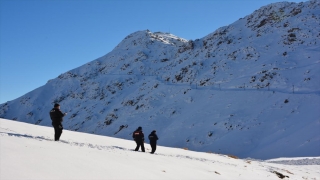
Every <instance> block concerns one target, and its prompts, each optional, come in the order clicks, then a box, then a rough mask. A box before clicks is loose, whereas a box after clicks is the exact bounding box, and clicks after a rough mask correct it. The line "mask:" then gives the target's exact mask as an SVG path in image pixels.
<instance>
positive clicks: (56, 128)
mask: <svg viewBox="0 0 320 180" xmlns="http://www.w3.org/2000/svg"><path fill="white" fill-rule="evenodd" d="M52 126H53V128H54V140H55V141H59V139H60V136H61V134H62V129H63V127H62V124H61V123H52Z"/></svg>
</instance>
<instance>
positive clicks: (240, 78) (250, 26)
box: [0, 0, 320, 159]
mask: <svg viewBox="0 0 320 180" xmlns="http://www.w3.org/2000/svg"><path fill="white" fill-rule="evenodd" d="M319 79H320V1H318V0H311V1H307V2H304V3H288V2H282V3H275V4H270V5H268V6H264V7H262V8H260V9H259V10H256V11H255V12H253V13H252V14H250V15H248V16H246V17H244V18H241V19H239V20H238V21H236V22H234V23H233V24H231V25H229V26H225V27H221V28H219V29H217V30H216V31H214V32H213V33H211V34H209V35H207V36H205V37H204V38H201V39H196V40H185V39H183V38H179V37H177V36H174V35H172V34H169V33H162V32H155V33H152V32H150V31H149V30H146V31H138V32H135V33H133V34H131V35H129V36H127V37H126V38H125V39H124V40H123V41H122V42H120V44H119V45H118V46H117V47H115V48H114V50H112V51H111V52H109V53H108V54H106V55H105V56H103V57H101V58H98V59H96V60H94V61H91V62H89V63H87V64H85V65H83V66H81V67H78V68H75V69H73V70H70V71H68V72H66V73H63V74H61V75H60V76H59V77H57V78H55V79H52V80H49V81H48V83H47V84H45V85H44V86H42V87H39V88H37V89H35V90H33V91H31V92H29V93H27V94H26V95H24V96H22V97H20V98H17V99H15V100H13V101H9V102H7V103H4V104H1V105H0V117H1V118H6V119H12V120H16V121H22V122H28V123H33V124H40V125H45V126H51V120H50V118H49V114H48V112H49V110H50V109H51V108H52V107H53V104H54V103H59V104H61V109H62V111H65V112H68V115H67V116H66V117H65V119H64V128H65V129H68V130H73V131H81V132H88V133H93V134H100V135H107V136H113V137H118V138H124V139H131V133H132V132H133V131H134V130H135V129H136V128H137V127H138V126H142V127H143V129H144V132H145V135H148V133H150V132H151V131H152V130H153V129H156V130H157V133H158V135H159V137H160V141H159V144H161V145H165V146H171V147H180V148H188V149H191V150H197V151H206V152H216V153H224V154H234V155H237V156H239V157H253V158H261V159H266V158H274V157H284V156H319V155H320V111H319V109H320V81H319Z"/></svg>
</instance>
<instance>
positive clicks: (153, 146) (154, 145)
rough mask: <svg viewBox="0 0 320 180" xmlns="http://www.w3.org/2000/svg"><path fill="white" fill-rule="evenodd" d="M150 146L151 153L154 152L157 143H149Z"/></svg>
mask: <svg viewBox="0 0 320 180" xmlns="http://www.w3.org/2000/svg"><path fill="white" fill-rule="evenodd" d="M150 146H151V153H154V152H156V149H157V143H150Z"/></svg>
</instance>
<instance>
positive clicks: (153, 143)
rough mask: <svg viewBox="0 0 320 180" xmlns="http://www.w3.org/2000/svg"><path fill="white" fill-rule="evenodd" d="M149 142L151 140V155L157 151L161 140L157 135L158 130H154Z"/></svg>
mask: <svg viewBox="0 0 320 180" xmlns="http://www.w3.org/2000/svg"><path fill="white" fill-rule="evenodd" d="M148 138H149V140H150V145H151V149H152V150H151V154H153V153H154V152H156V149H157V140H158V139H159V138H158V136H157V134H156V130H153V131H152V132H151V133H150V134H149V136H148Z"/></svg>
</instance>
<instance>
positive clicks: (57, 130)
mask: <svg viewBox="0 0 320 180" xmlns="http://www.w3.org/2000/svg"><path fill="white" fill-rule="evenodd" d="M66 114H67V113H62V112H61V111H60V105H59V104H55V105H54V108H52V109H51V111H50V118H51V120H52V126H53V128H54V140H55V141H59V139H60V136H61V134H62V129H63V126H62V121H63V117H64V116H65V115H66Z"/></svg>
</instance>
